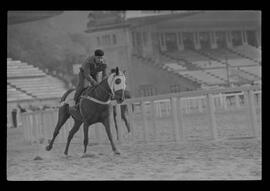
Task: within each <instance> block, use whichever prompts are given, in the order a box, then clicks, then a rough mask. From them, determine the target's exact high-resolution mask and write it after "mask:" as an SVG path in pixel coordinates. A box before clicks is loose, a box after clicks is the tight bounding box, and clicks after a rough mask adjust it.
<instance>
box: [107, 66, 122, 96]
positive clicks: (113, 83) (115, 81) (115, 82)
mask: <svg viewBox="0 0 270 191" xmlns="http://www.w3.org/2000/svg"><path fill="white" fill-rule="evenodd" d="M108 84H110V88H111V90H112V93H113V94H114V93H115V92H116V91H118V90H123V91H124V90H125V89H126V77H125V75H124V74H123V73H122V72H120V71H119V75H116V74H114V73H112V74H111V75H110V76H109V78H108Z"/></svg>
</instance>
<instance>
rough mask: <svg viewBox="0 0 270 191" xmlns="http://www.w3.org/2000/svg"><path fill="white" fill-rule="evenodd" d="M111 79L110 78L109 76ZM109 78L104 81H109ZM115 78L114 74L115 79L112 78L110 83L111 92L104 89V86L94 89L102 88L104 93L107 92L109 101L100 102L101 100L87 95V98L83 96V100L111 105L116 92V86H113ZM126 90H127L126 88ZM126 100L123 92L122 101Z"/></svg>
mask: <svg viewBox="0 0 270 191" xmlns="http://www.w3.org/2000/svg"><path fill="white" fill-rule="evenodd" d="M117 76H121V75H117ZM123 76H124V75H123ZM109 77H110V76H109ZM109 77H107V78H105V79H104V80H108V78H109ZM115 77H116V74H114V76H113V78H112V80H111V82H110V84H109V88H110V91H108V90H107V89H105V88H103V87H102V86H96V87H94V89H95V88H97V87H99V88H101V89H102V90H103V91H105V92H106V93H107V94H108V95H109V96H110V97H109V100H108V101H106V102H103V101H100V100H98V99H95V98H93V97H90V96H88V95H86V96H85V95H83V96H81V98H86V99H88V100H91V101H94V102H96V103H99V104H110V102H111V100H112V98H114V97H115V90H114V86H115V84H113V83H114V81H115ZM124 90H125V88H124ZM124 98H125V96H124V91H123V93H122V99H124Z"/></svg>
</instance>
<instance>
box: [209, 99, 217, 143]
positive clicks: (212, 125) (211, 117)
mask: <svg viewBox="0 0 270 191" xmlns="http://www.w3.org/2000/svg"><path fill="white" fill-rule="evenodd" d="M207 102H208V113H209V123H210V131H211V137H212V138H213V139H214V140H216V139H217V138H218V134H217V123H216V116H215V109H214V107H215V106H214V100H213V95H211V94H207Z"/></svg>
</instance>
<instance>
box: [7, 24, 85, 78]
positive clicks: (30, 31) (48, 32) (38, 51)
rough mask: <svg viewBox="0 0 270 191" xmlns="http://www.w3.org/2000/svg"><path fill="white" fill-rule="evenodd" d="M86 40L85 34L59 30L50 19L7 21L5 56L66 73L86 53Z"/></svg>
mask: <svg viewBox="0 0 270 191" xmlns="http://www.w3.org/2000/svg"><path fill="white" fill-rule="evenodd" d="M87 42H88V39H87V36H86V34H84V33H76V32H69V31H67V30H62V29H61V27H59V26H58V23H57V22H52V20H50V19H47V20H40V21H35V22H29V23H22V24H17V25H9V26H8V38H7V49H8V51H7V54H8V55H7V57H11V58H13V59H18V60H22V61H24V62H28V63H29V64H33V65H36V66H39V67H46V68H48V69H49V70H61V71H63V72H65V73H67V72H68V73H70V72H71V71H72V64H78V63H80V62H81V59H82V58H84V57H85V56H86V55H87V52H88V51H87V50H89V48H90V47H89V45H88V43H87Z"/></svg>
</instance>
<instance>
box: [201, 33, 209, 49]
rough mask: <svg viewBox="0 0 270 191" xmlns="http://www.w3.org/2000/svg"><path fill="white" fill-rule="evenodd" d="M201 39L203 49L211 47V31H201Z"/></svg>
mask: <svg viewBox="0 0 270 191" xmlns="http://www.w3.org/2000/svg"><path fill="white" fill-rule="evenodd" d="M199 40H200V44H201V48H202V49H210V48H211V42H210V33H209V32H200V33H199Z"/></svg>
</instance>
